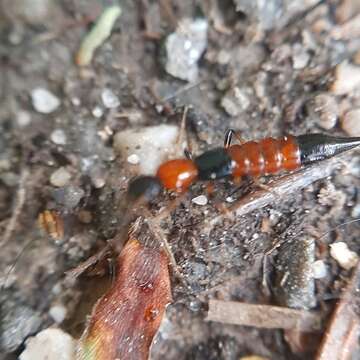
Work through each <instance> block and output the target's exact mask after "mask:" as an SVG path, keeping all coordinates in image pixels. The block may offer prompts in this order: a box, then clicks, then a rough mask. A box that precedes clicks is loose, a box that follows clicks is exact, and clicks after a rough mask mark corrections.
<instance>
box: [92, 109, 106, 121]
mask: <svg viewBox="0 0 360 360" xmlns="http://www.w3.org/2000/svg"><path fill="white" fill-rule="evenodd" d="M92 114H93V115H94V117H96V118H97V119H99V118H101V117H102V116H103V115H104V111H103V109H102V108H101V107H100V106H95V107H94V108H93V111H92Z"/></svg>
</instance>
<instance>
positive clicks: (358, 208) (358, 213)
mask: <svg viewBox="0 0 360 360" xmlns="http://www.w3.org/2000/svg"><path fill="white" fill-rule="evenodd" d="M351 216H352V217H353V218H354V219H357V218H358V217H360V204H356V205H355V206H354V207H353V208H352V210H351Z"/></svg>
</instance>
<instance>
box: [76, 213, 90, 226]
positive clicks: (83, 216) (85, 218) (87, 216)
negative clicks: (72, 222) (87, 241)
mask: <svg viewBox="0 0 360 360" xmlns="http://www.w3.org/2000/svg"><path fill="white" fill-rule="evenodd" d="M78 219H79V220H80V221H81V222H82V223H84V224H90V223H91V221H92V215H91V212H90V211H88V210H80V211H79V213H78Z"/></svg>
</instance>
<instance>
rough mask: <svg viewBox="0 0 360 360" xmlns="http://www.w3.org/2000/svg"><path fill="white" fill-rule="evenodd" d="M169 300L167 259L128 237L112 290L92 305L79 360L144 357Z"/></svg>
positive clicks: (160, 251) (137, 358)
mask: <svg viewBox="0 0 360 360" xmlns="http://www.w3.org/2000/svg"><path fill="white" fill-rule="evenodd" d="M170 301H171V289H170V279H169V271H168V259H167V255H166V254H165V252H163V251H162V250H160V249H159V248H150V247H148V246H146V245H143V244H141V243H140V242H139V241H138V239H136V238H134V237H133V236H132V235H130V238H129V240H128V242H127V244H126V245H125V246H124V248H123V250H122V251H121V253H120V255H119V257H118V259H117V274H116V279H115V281H114V283H113V284H112V286H111V288H110V290H109V291H108V292H107V293H106V294H105V295H104V296H103V297H102V298H101V299H100V300H99V301H98V302H97V304H96V305H95V307H94V309H93V311H92V314H91V318H90V320H89V323H88V325H87V327H86V330H85V333H84V335H83V336H82V339H81V345H80V350H79V353H78V356H77V359H81V360H90V359H94V360H95V359H96V360H107V359H117V358H119V359H129V360H130V359H134V360H141V359H144V360H145V359H147V358H148V355H149V350H150V345H151V342H152V340H153V337H154V335H155V334H156V332H157V330H158V328H159V326H160V322H161V319H162V317H163V314H164V311H165V307H166V305H167V304H169V303H170Z"/></svg>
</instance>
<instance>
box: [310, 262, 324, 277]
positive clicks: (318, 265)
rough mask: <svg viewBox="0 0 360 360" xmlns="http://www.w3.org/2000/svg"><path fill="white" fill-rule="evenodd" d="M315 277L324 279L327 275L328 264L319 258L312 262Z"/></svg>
mask: <svg viewBox="0 0 360 360" xmlns="http://www.w3.org/2000/svg"><path fill="white" fill-rule="evenodd" d="M312 271H313V276H314V279H322V278H324V277H325V276H326V275H327V266H326V264H325V262H324V261H323V260H317V261H315V262H314V263H313V264H312Z"/></svg>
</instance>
